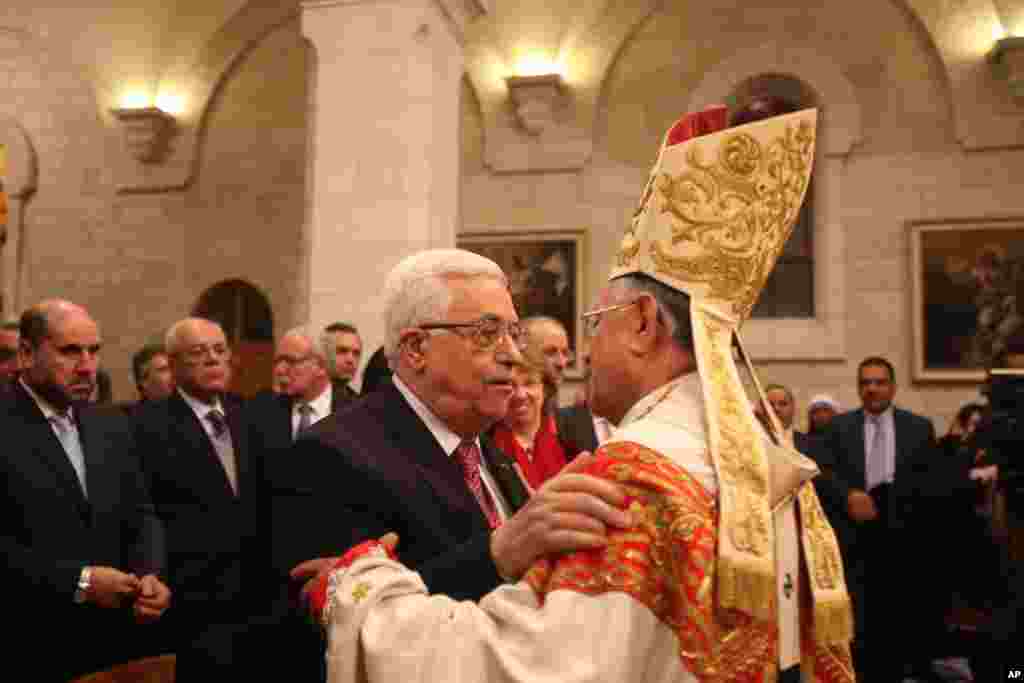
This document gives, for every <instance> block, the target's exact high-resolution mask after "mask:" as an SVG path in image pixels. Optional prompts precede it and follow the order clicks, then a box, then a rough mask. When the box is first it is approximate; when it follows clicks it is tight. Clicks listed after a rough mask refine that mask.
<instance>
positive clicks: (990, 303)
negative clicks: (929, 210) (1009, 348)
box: [908, 217, 1024, 382]
mask: <svg viewBox="0 0 1024 683" xmlns="http://www.w3.org/2000/svg"><path fill="white" fill-rule="evenodd" d="M908 226H909V230H910V267H911V273H912V284H913V287H912V294H911V297H912V304H911V311H912V319H913V336H914V349H913V358H914V380H915V381H918V382H981V381H983V380H984V378H985V370H986V367H987V366H988V365H989V364H990V363H991V361H992V358H993V356H994V355H996V354H998V352H999V350H1000V347H1001V343H1002V341H1004V340H1005V339H1006V337H1007V336H1008V335H1009V334H1012V333H1013V332H1014V331H1015V330H1017V329H1019V328H1020V326H1021V325H1022V323H1024V318H1022V316H1021V311H1022V310H1024V217H1016V218H978V219H958V220H948V221H920V222H912V223H910V224H908Z"/></svg>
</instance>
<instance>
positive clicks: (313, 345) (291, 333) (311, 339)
mask: <svg viewBox="0 0 1024 683" xmlns="http://www.w3.org/2000/svg"><path fill="white" fill-rule="evenodd" d="M285 337H299V338H301V339H303V340H305V341H306V343H308V344H309V352H310V353H311V354H313V357H314V358H316V359H317V360H318V361H319V362H320V363H322V364H323V365H327V356H326V355H324V347H323V346H322V345H321V344H318V343H317V339H316V337H315V336H313V334H312V333H311V332H310V331H309V327H307V326H305V325H300V326H299V327H293V328H292V329H290V330H288V331H287V332H285V333H284V334H283V335H281V339H279V340H278V342H280V341H281V340H283V339H284V338H285Z"/></svg>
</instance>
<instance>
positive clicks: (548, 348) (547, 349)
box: [522, 315, 572, 414]
mask: <svg viewBox="0 0 1024 683" xmlns="http://www.w3.org/2000/svg"><path fill="white" fill-rule="evenodd" d="M522 324H523V329H525V330H526V334H527V335H528V336H529V338H530V346H531V347H533V348H538V349H540V352H541V354H543V356H544V385H545V388H546V391H547V395H548V399H547V402H546V405H545V406H544V410H545V412H547V413H551V414H554V412H555V411H556V410H557V409H558V390H559V388H561V386H562V381H563V380H564V379H565V369H566V368H567V367H569V363H570V362H572V352H570V351H569V335H568V334H567V333H566V331H565V326H564V325H562V323H560V322H558V320H556V319H554V318H550V317H548V316H544V315H535V316H530V317H529V318H524V319H523V323H522Z"/></svg>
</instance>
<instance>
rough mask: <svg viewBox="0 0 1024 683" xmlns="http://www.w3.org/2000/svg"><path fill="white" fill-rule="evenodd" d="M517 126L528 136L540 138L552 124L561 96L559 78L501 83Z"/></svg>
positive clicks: (539, 77)
mask: <svg viewBox="0 0 1024 683" xmlns="http://www.w3.org/2000/svg"><path fill="white" fill-rule="evenodd" d="M505 84H506V85H508V92H509V96H510V97H511V99H512V104H513V106H514V107H515V112H516V118H517V119H518V121H519V124H520V125H521V126H522V127H523V128H524V129H525V130H526V132H527V133H529V134H530V135H535V136H536V135H540V134H541V133H543V132H544V131H545V130H547V129H548V128H550V127H551V126H552V125H553V124H554V123H555V111H556V109H557V105H558V100H559V99H560V98H561V97H562V96H563V95H564V93H565V83H564V82H563V81H562V76H561V74H557V73H548V74H538V75H532V76H509V77H508V78H506V79H505Z"/></svg>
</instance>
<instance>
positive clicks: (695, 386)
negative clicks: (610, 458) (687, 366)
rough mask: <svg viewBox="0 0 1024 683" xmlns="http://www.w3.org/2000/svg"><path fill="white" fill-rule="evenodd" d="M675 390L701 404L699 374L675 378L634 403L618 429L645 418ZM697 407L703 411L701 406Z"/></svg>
mask: <svg viewBox="0 0 1024 683" xmlns="http://www.w3.org/2000/svg"><path fill="white" fill-rule="evenodd" d="M677 389H681V390H682V391H681V392H680V393H682V394H685V395H688V396H695V397H698V398H699V399H700V400H701V403H702V404H703V393H702V391H701V384H700V374H699V373H697V372H696V371H694V372H689V373H687V374H685V375H682V376H680V377H676V378H675V379H674V380H672V381H670V382H668V383H666V384H662V385H661V386H660V387H658V388H657V389H655V390H654V391H652V392H650V393H649V394H647V395H646V396H644V397H643V398H641V399H640V400H639V401H637V402H636V403H634V404H633V407H632V408H630V409H629V412H627V413H626V416H625V417H624V418H622V422H620V423H619V425H618V428H619V429H622V428H623V427H626V426H628V425H629V424H631V423H633V422H636V421H637V420H640V419H642V418H644V417H646V416H647V415H649V414H650V413H651V411H652V410H654V409H655V408H657V407H658V405H659V404H661V403H662V402H664V401H665V400H666V399H667V398H668V397H669V396H670V395H672V394H673V393H675V392H676V390H677ZM699 407H700V408H701V409H703V405H701V406H699Z"/></svg>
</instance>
